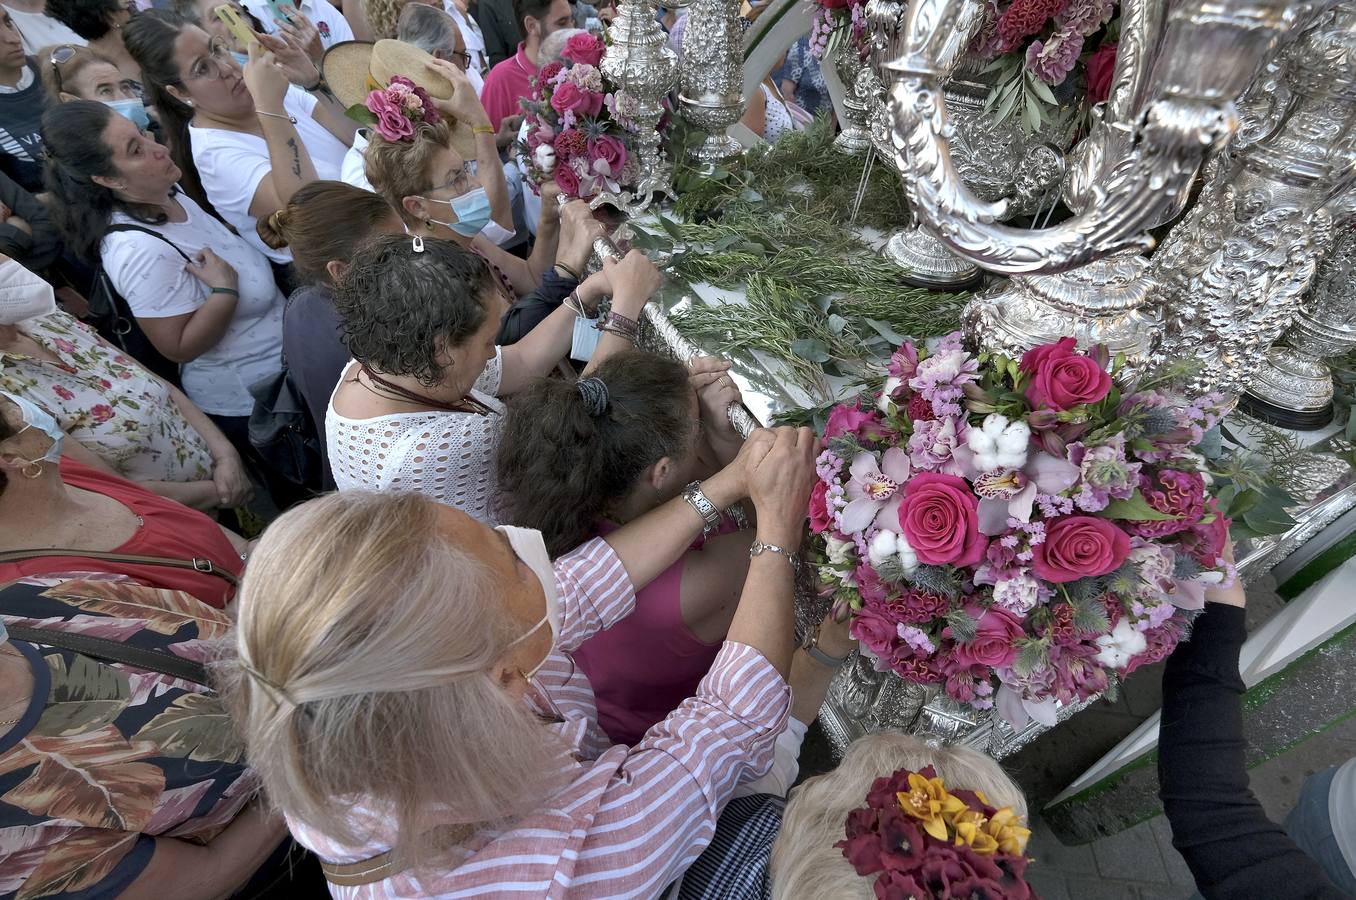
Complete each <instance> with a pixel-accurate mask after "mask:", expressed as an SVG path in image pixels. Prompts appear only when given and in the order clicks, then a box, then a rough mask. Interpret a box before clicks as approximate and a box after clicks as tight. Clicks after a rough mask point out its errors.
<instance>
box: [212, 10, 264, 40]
mask: <svg viewBox="0 0 1356 900" xmlns="http://www.w3.org/2000/svg"><path fill="white" fill-rule="evenodd" d="M212 12H214V13H216V16H217V18H218V19H220V20H221V21H222V22H225V23H226V27H227V28H228V29H230V32H231V34H232V35H234V36H235V39H236V42H237V43H238V44H239V45H240V47H241V48H242V49H243V48H245V47H248V46H249V45H250V41H253V40H255V39H256V37H255V34H254V32H253V31H251V30H250V27H249V26H248V25H246V24H245V20H244V19H242V18H241V17H240V13H238V12H236V9H235V7H234V6H232V5H231V4H229V3H223V4H221V5H220V6H218V7H217V8H216V9H214V10H212Z"/></svg>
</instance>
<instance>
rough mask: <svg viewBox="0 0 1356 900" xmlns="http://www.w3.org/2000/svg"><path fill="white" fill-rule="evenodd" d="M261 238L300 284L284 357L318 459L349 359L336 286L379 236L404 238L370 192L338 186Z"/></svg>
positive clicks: (275, 222) (297, 207)
mask: <svg viewBox="0 0 1356 900" xmlns="http://www.w3.org/2000/svg"><path fill="white" fill-rule="evenodd" d="M258 232H259V237H260V239H262V240H263V242H264V243H265V244H267V245H268V246H269V247H272V248H273V249H275V250H283V249H286V250H290V251H291V253H292V264H293V266H294V267H295V269H296V273H297V277H298V278H299V279H300V281H301V282H302V284H301V287H299V288H297V289H296V290H295V291H293V292H292V294H291V296H289V297H288V298H287V306H286V309H285V310H284V312H283V353H284V355H285V356H286V358H287V371H288V373H289V375H290V377H291V379H292V382H293V384H295V385H296V387H297V390H299V391H300V392H301V396H302V398H303V399H304V400H305V401H306V408H307V409H309V410H310V411H311V421H312V422H314V423H315V424H316V428H317V432H318V436H319V439H320V447H321V450H322V452H323V451H324V449H325V407H326V406H328V405H329V402H330V394H333V393H334V386H335V385H336V384H338V383H339V376H340V375H341V374H343V371H344V366H346V365H348V363H349V360H350V359H352V358H353V357H352V356H351V355H350V354H349V352H348V348H347V347H345V346H344V340H343V330H342V328H341V327H340V323H339V313H338V311H337V310H335V308H334V285H335V283H336V282H337V281H338V279H339V277H340V276H341V275H343V273H344V270H345V269H346V268H348V261H349V258H350V257H352V256H353V251H354V250H356V249H357V248H358V247H360V246H361V245H362V244H364V243H366V242H367V241H368V240H369V239H371V238H373V237H375V236H377V235H381V234H404V233H405V227H404V225H402V224H401V222H400V216H399V215H397V213H396V211H395V210H394V209H392V208H391V205H390V204H389V203H387V202H386V201H385V200H383V199H382V198H381V197H379V196H378V195H376V194H374V193H372V192H371V191H365V190H363V189H362V188H356V187H353V185H350V184H345V183H344V182H342V181H313V182H311V183H310V184H308V185H306V186H305V187H303V188H302V189H301V190H299V191H297V192H296V193H295V194H293V195H292V199H291V200H289V201H288V203H287V205H286V206H284V207H283V208H282V209H280V210H278V211H277V212H275V213H272V214H271V215H268V216H265V217H264V218H262V219H260V220H259V225H258ZM325 472H326V479H325V480H326V484H333V480H332V479H331V478H330V477H329V474H328V473H329V460H328V459H326V460H325Z"/></svg>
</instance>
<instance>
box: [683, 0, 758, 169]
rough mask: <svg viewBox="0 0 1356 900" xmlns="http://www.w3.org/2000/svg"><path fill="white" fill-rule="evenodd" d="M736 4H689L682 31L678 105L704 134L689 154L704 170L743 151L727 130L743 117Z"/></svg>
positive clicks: (727, 0)
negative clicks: (705, 165) (705, 166)
mask: <svg viewBox="0 0 1356 900" xmlns="http://www.w3.org/2000/svg"><path fill="white" fill-rule="evenodd" d="M739 5H740V0H692V3H691V5H690V6H689V7H688V14H687V27H686V28H685V29H684V31H683V61H682V66H681V68H680V74H679V94H678V106H679V108H680V109H681V110H682V112H683V117H684V118H686V119H687V120H688V121H689V122H691V123H692V124H693V125H694V126H696V127H697V128H700V129H701V130H702V131H705V132H706V135H707V136H706V140H705V141H703V142H702V143H701V144H700V145H699V146H697V147H696V148H694V149H693V150H691V151H690V152H691V154H692V158H693V159H695V160H697V161H698V162H701V163H705V164H707V165H714V164H716V163H720V162H724V161H725V160H727V159H730V158H732V157H734V156H738V155H739V154H740V153H742V152H743V150H744V148H743V146H742V145H741V144H740V143H739V141H737V140H735V139H734V138H732V137H730V136H729V135H728V134H726V131H725V130H726V129H727V128H729V127H730V126H731V125H733V124H735V123H736V122H738V121H739V120H740V119H741V118H743V116H744V47H743V41H742V40H741V34H740V28H739Z"/></svg>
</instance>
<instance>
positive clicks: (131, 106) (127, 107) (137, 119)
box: [104, 99, 151, 131]
mask: <svg viewBox="0 0 1356 900" xmlns="http://www.w3.org/2000/svg"><path fill="white" fill-rule="evenodd" d="M104 105H105V106H107V107H108V108H109V109H111V110H113V111H114V112H115V113H117V114H118V115H120V116H123V117H125V118H128V119H131V120H132V124H134V125H136V127H138V128H140V129H141V130H142V131H145V130H146V129H147V128H150V127H151V117H150V116H148V115H146V106H145V105H144V104H143V103H142V102H141V101H140V100H136V99H132V100H105V101H104Z"/></svg>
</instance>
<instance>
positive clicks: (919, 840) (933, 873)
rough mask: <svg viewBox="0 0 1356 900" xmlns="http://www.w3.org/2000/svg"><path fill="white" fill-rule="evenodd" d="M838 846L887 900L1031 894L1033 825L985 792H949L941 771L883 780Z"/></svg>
mask: <svg viewBox="0 0 1356 900" xmlns="http://www.w3.org/2000/svg"><path fill="white" fill-rule="evenodd" d="M844 828H845V831H846V833H847V837H846V839H845V840H842V841H839V842H838V843H836V844H834V846H835V847H837V848H838V849H840V850H842V851H843V856H844V857H845V858H846V859H847V861H848V862H849V863H851V864H852V868H853V869H855V870H856V872H857V874H858V875H862V876H867V875H875V876H877V878H876V881H875V884H874V885H873V889H874V891H875V894H876V896H877V897H878V898H880V900H934V898H935V900H948V898H956V900H961V898H964V900H1027V898H1035V896H1036V895H1035V893H1034V892H1033V891H1032V890H1031V888H1030V887H1029V886H1028V885H1027V883H1026V879H1025V877H1024V873H1025V872H1026V866H1027V862H1028V859H1027V857H1026V856H1025V855H1024V853H1025V850H1026V842H1027V838H1029V837H1030V836H1031V830H1030V829H1028V828H1026V827H1024V826H1023V825H1022V822H1021V820H1020V819H1019V818H1018V817H1017V815H1016V814H1015V813H1014V812H1013V811H1012V808H1011V807H1006V806H1005V807H1003V808H1002V809H994V808H993V807H992V806H990V805H989V801H988V800H987V799H985V797H984V795H983V794H982V793H981V792H979V791H965V790H957V791H948V790H947V789H946V785H945V784H944V782H943V781H942V779H941V778H938V777H937V771H936V770H935V769H934V768H933V767H932V766H928V767H927V768H924V769H922V770H920V771H918V772H912V771H909V770H908V769H900V770H898V771H897V772H895V773H894V774H893V775H890V776H889V777H887V778H877V779H876V781H875V783H874V784H873V785H872V786H871V792H870V793H868V794H867V795H866V806H864V807H859V808H858V809H854V810H853V811H852V812H850V813H848V817H847V821H846V823H845V825H844Z"/></svg>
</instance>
